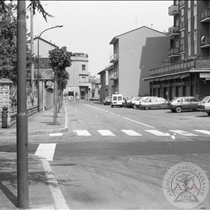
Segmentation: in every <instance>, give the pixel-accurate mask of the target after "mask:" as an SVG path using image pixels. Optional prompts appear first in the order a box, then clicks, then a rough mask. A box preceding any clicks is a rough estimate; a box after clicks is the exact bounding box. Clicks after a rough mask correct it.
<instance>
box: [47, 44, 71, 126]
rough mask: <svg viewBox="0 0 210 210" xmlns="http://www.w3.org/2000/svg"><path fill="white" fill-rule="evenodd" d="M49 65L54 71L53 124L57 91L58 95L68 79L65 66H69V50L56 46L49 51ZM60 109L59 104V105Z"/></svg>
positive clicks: (55, 117)
mask: <svg viewBox="0 0 210 210" xmlns="http://www.w3.org/2000/svg"><path fill="white" fill-rule="evenodd" d="M49 59H50V66H51V67H52V69H53V71H54V77H55V111H54V118H53V124H57V111H59V110H57V102H58V91H57V89H58V90H59V95H61V93H62V92H63V89H65V88H66V84H67V82H68V79H69V74H68V72H67V71H66V67H68V66H71V52H68V51H67V49H66V47H62V48H56V49H54V50H51V51H49ZM59 109H60V105H59Z"/></svg>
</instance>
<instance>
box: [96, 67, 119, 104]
mask: <svg viewBox="0 0 210 210" xmlns="http://www.w3.org/2000/svg"><path fill="white" fill-rule="evenodd" d="M98 74H99V75H100V85H101V88H100V98H99V99H100V101H101V102H102V101H103V100H104V99H105V97H107V96H111V95H112V94H114V93H117V92H118V86H117V84H116V82H114V81H115V80H116V78H117V77H116V74H115V72H114V65H113V64H112V65H109V66H107V67H105V68H104V69H103V70H102V71H100V72H99V73H98Z"/></svg>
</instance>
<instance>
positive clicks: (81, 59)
mask: <svg viewBox="0 0 210 210" xmlns="http://www.w3.org/2000/svg"><path fill="white" fill-rule="evenodd" d="M71 62H72V65H71V66H70V67H67V68H66V71H67V72H68V73H69V75H70V76H69V80H68V84H67V86H66V89H65V92H67V94H68V96H72V97H73V98H74V99H85V100H87V99H88V97H89V90H90V88H91V83H90V82H89V71H88V55H87V54H84V53H72V56H71Z"/></svg>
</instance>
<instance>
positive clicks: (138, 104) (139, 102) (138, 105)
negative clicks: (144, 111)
mask: <svg viewBox="0 0 210 210" xmlns="http://www.w3.org/2000/svg"><path fill="white" fill-rule="evenodd" d="M148 98H157V96H144V97H139V99H138V100H136V101H135V105H134V107H135V108H139V107H140V104H141V102H142V101H143V100H145V99H148Z"/></svg>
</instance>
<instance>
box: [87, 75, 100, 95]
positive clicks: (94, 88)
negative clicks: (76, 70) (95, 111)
mask: <svg viewBox="0 0 210 210" xmlns="http://www.w3.org/2000/svg"><path fill="white" fill-rule="evenodd" d="M89 82H90V84H91V88H90V90H89V99H99V92H100V86H101V83H100V78H99V77H97V76H90V77H89Z"/></svg>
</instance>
